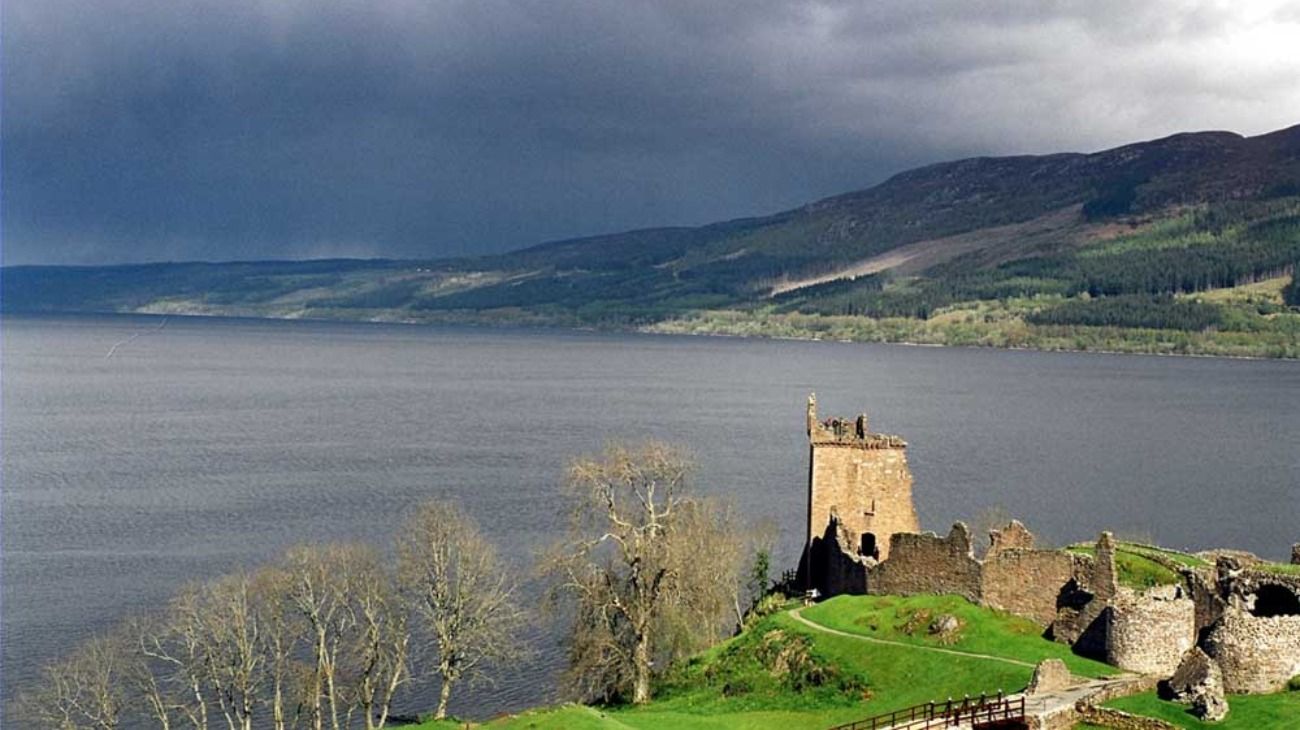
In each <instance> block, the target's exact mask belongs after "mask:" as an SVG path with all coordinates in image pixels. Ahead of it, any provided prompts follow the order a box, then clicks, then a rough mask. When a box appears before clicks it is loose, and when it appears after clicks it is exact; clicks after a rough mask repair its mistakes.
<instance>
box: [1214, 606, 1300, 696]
mask: <svg viewBox="0 0 1300 730" xmlns="http://www.w3.org/2000/svg"><path fill="white" fill-rule="evenodd" d="M1203 648H1204V649H1205V653H1206V654H1209V655H1210V657H1211V658H1213V659H1214V660H1215V661H1216V662H1218V664H1219V668H1220V669H1221V670H1222V671H1223V687H1224V689H1225V690H1226V691H1228V692H1234V693H1245V692H1276V691H1278V690H1280V689H1282V688H1283V687H1284V686H1285V685H1286V682H1287V680H1289V679H1290V678H1291V677H1294V676H1297V675H1300V616H1271V617H1263V616H1253V615H1251V614H1250V613H1248V612H1246V611H1245V610H1243V609H1241V608H1239V607H1230V608H1228V609H1227V610H1226V611H1225V612H1224V614H1223V617H1222V618H1221V619H1220V620H1219V623H1218V624H1216V625H1215V626H1214V628H1213V629H1211V631H1210V633H1209V635H1208V636H1207V637H1206V640H1205V642H1204V646H1203Z"/></svg>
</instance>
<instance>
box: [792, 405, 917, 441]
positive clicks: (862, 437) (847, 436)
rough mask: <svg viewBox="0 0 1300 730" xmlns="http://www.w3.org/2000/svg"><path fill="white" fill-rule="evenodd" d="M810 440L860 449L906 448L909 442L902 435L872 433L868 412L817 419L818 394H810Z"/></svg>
mask: <svg viewBox="0 0 1300 730" xmlns="http://www.w3.org/2000/svg"><path fill="white" fill-rule="evenodd" d="M808 442H809V443H811V444H816V445H819V446H851V447H855V448H859V449H905V448H907V442H906V441H904V440H903V439H902V437H900V436H895V435H893V434H888V433H872V432H871V429H870V425H869V423H868V422H867V414H865V413H862V414H859V415H858V417H857V418H854V419H847V418H828V419H826V420H825V421H818V420H817V395H816V394H812V395H810V396H808Z"/></svg>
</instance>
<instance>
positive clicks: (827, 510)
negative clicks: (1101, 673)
mask: <svg viewBox="0 0 1300 730" xmlns="http://www.w3.org/2000/svg"><path fill="white" fill-rule="evenodd" d="M807 427H808V442H809V467H808V531H807V539H806V542H805V548H804V555H803V557H802V559H801V561H800V566H799V575H798V578H797V580H798V582H799V586H800V587H801V588H805V589H811V588H815V589H817V590H818V592H819V593H820V594H821V595H823V596H833V595H836V594H839V593H856V594H866V593H870V594H882V595H912V594H919V593H948V594H956V595H960V596H964V597H966V598H968V599H969V600H971V601H973V602H975V603H978V604H980V605H984V606H989V607H991V608H997V609H1001V610H1005V611H1008V612H1010V613H1013V614H1016V615H1018V616H1023V617H1026V618H1029V619H1032V620H1033V621H1036V622H1037V623H1038V624H1039V625H1040V626H1042V627H1043V629H1044V635H1045V636H1049V637H1052V638H1054V639H1056V640H1057V641H1061V642H1063V643H1067V644H1070V645H1071V646H1072V647H1073V648H1074V650H1075V651H1076V652H1077V653H1080V654H1083V655H1086V656H1092V657H1094V658H1097V659H1101V660H1103V661H1106V662H1108V663H1110V664H1113V665H1115V666H1118V667H1120V668H1122V669H1127V670H1129V671H1134V672H1139V673H1142V674H1147V675H1152V676H1156V677H1162V678H1167V677H1171V676H1173V675H1175V674H1176V672H1177V673H1180V674H1188V673H1190V672H1192V670H1193V669H1200V666H1199V665H1198V664H1197V662H1201V663H1204V662H1205V661H1207V658H1208V661H1209V662H1211V663H1212V664H1213V670H1214V671H1213V674H1214V676H1215V678H1216V679H1215V681H1214V682H1210V683H1208V685H1207V686H1210V687H1212V688H1213V690H1214V691H1215V692H1220V693H1221V692H1223V691H1226V692H1272V691H1277V690H1279V689H1281V688H1282V687H1284V686H1285V685H1286V683H1287V681H1288V680H1289V679H1290V678H1292V677H1294V676H1298V675H1300V576H1298V575H1288V574H1285V573H1280V572H1277V571H1269V570H1267V569H1266V567H1265V566H1263V565H1261V564H1259V563H1260V561H1258V559H1256V558H1254V557H1253V556H1249V555H1247V554H1242V553H1236V552H1232V553H1229V552H1227V551H1224V552H1223V553H1222V554H1215V555H1212V556H1211V557H1215V556H1216V555H1220V556H1219V557H1218V560H1217V563H1216V564H1215V566H1214V568H1213V569H1207V568H1193V567H1189V566H1187V565H1183V564H1180V563H1178V562H1176V561H1174V560H1173V559H1172V558H1168V557H1163V556H1162V555H1161V553H1160V552H1159V551H1158V550H1156V549H1152V550H1150V551H1149V552H1148V553H1144V556H1149V559H1151V560H1153V561H1155V562H1157V563H1160V564H1161V565H1163V566H1164V567H1165V568H1167V569H1169V570H1170V571H1172V572H1174V573H1176V574H1178V575H1179V577H1180V581H1179V583H1177V584H1176V585H1168V586H1157V587H1153V588H1148V589H1146V590H1135V589H1132V588H1128V587H1125V586H1121V585H1120V584H1119V581H1118V569H1117V565H1116V550H1117V546H1116V543H1115V541H1114V539H1113V538H1112V537H1111V535H1110V534H1109V533H1102V535H1101V537H1100V538H1099V539H1098V541H1097V543H1096V545H1095V547H1094V548H1093V550H1092V551H1091V554H1084V553H1082V552H1078V551H1062V550H1042V549H1038V548H1037V547H1036V546H1035V544H1034V543H1035V541H1034V536H1033V534H1032V533H1031V532H1030V531H1029V530H1027V529H1026V528H1025V526H1024V525H1022V524H1020V523H1019V522H1017V521H1014V520H1013V521H1012V522H1011V523H1010V524H1009V525H1008V526H1007V527H1006V528H1004V529H1002V530H994V531H992V533H991V534H990V536H989V539H990V543H989V549H988V551H987V554H986V555H985V557H984V558H983V559H982V560H981V559H977V558H976V557H975V555H974V550H973V544H972V536H971V534H970V531H969V530H968V529H967V527H966V526H965V525H964V524H962V523H960V522H959V523H957V524H956V525H954V526H953V527H952V529H951V531H949V533H948V535H947V536H939V535H935V534H934V533H929V532H925V533H922V532H920V528H919V525H918V522H917V517H916V509H915V507H914V505H913V501H912V477H911V473H910V471H909V470H908V468H907V456H906V447H907V444H906V442H904V441H903V440H902V439H901V438H899V437H897V436H889V435H884V434H876V433H871V431H870V430H869V428H868V424H867V418H866V416H858V418H857V419H854V420H851V421H850V420H845V419H838V418H832V419H829V420H826V421H819V420H818V419H817V406H816V400H815V398H813V397H809V400H808V413H807ZM1292 553H1293V554H1292V561H1293V562H1296V563H1300V545H1297V546H1295V547H1294V548H1293V551H1292ZM1180 668H1181V669H1180ZM1220 677H1221V679H1220ZM1184 694H1186V693H1184ZM1193 699H1194V703H1193V704H1194V707H1195V706H1197V704H1196V703H1201V704H1205V703H1209V704H1211V705H1213V704H1214V699H1215V698H1214V697H1206V696H1205V694H1204V692H1202V693H1200V694H1197V695H1196V696H1195V697H1194V698H1193ZM1219 699H1220V700H1221V697H1219ZM1222 707H1224V708H1226V705H1222Z"/></svg>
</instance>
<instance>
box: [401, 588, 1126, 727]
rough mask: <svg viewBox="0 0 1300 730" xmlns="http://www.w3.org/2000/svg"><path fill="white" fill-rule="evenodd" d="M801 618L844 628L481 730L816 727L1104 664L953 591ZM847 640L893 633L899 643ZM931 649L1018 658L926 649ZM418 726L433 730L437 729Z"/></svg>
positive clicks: (760, 644)
mask: <svg viewBox="0 0 1300 730" xmlns="http://www.w3.org/2000/svg"><path fill="white" fill-rule="evenodd" d="M939 614H949V615H953V616H955V617H956V618H957V620H958V623H959V629H958V631H957V632H956V633H957V635H956V636H950V637H948V638H949V639H951V640H952V641H951V643H950V644H947V645H944V644H942V643H937V640H935V639H933V638H930V637H928V636H923V635H920V634H923V633H925V630H924V629H919V630H913V631H912V634H911V635H909V634H908V633H907V631H906V630H905V629H906V628H907V627H906V624H907V622H908V619H909V618H911V619H912V620H913V622H914V623H917V622H921V621H922V617H923V616H925V615H939ZM803 616H804V617H805V618H807V619H809V620H811V621H813V622H814V623H817V624H819V625H824V626H825V627H826V628H828V629H834V630H837V631H843V632H845V633H848V634H854V635H852V636H844V635H840V634H836V633H829V632H827V631H822V630H818V629H816V628H813V627H809V626H806V625H804V624H802V623H800V622H798V621H796V620H795V619H794V618H793V617H792V616H791V615H790V614H788V613H780V614H776V615H773V616H769V617H767V618H765V619H762V620H761V621H759V622H758V623H756V624H755V625H754V626H752V627H751V628H750V629H749V630H747V631H745V632H744V633H743V634H741V635H739V636H736V637H735V638H733V639H731V640H729V641H727V642H724V643H722V644H720V645H719V646H716V647H714V648H712V649H710V650H709V651H707V652H704V653H702V654H700V655H698V656H696V657H694V658H692V659H691V660H690V661H688V662H686V663H684V664H682V665H680V666H677V667H675V668H674V669H673V670H672V671H670V672H669V673H667V674H666V675H665V676H664V677H663V678H662V680H661V681H660V683H659V685H658V686H657V687H656V695H655V700H654V702H652V703H650V704H649V705H646V706H644V707H636V708H633V707H610V708H592V707H583V706H580V705H561V706H558V707H553V708H545V709H538V710H534V711H530V712H526V713H522V714H519V715H515V716H512V717H507V718H501V719H498V720H493V721H491V722H488V723H485V724H484V725H483V727H485V728H493V729H497V728H500V729H503V730H515V729H524V728H531V729H536V730H549V729H551V728H554V729H556V730H558V729H559V728H576V729H577V730H615V729H619V730H627V728H634V729H636V730H660V729H667V728H673V729H674V730H675V729H677V728H681V729H682V730H695V729H698V730H733V729H734V730H758V729H759V728H792V729H795V730H797V729H798V728H808V729H809V730H822V729H824V728H826V727H830V726H832V725H836V724H839V723H845V722H850V721H853V720H859V719H862V718H865V717H869V716H871V715H876V714H880V713H885V712H890V711H892V710H896V709H902V708H904V707H910V706H912V705H917V704H922V703H925V702H929V701H932V700H945V699H947V698H948V697H961V696H963V695H967V694H969V695H978V694H980V693H981V692H995V691H997V690H998V689H1004V690H1006V691H1008V692H1014V691H1017V690H1019V689H1021V688H1022V687H1024V686H1025V684H1026V683H1027V682H1028V681H1029V677H1030V675H1031V674H1032V672H1033V670H1032V668H1031V667H1029V666H1027V665H1026V664H1031V663H1033V662H1037V661H1039V660H1040V659H1046V658H1049V657H1058V658H1063V659H1065V660H1066V662H1067V663H1068V664H1069V665H1070V667H1071V669H1072V670H1073V671H1074V672H1076V673H1078V674H1081V675H1084V676H1096V675H1099V674H1104V673H1108V672H1112V671H1114V670H1113V669H1112V668H1110V667H1107V666H1106V665H1104V664H1099V663H1097V662H1091V661H1088V660H1086V659H1082V658H1078V657H1074V656H1071V655H1069V650H1068V648H1066V647H1064V646H1061V645H1059V644H1055V643H1053V642H1050V641H1047V640H1045V639H1042V638H1039V636H1038V633H1040V630H1039V629H1038V628H1037V627H1036V626H1035V625H1034V624H1032V623H1031V622H1027V621H1023V620H1022V619H1017V618H1015V617H1012V616H1009V615H1007V614H1003V613H1000V612H996V611H991V610H988V609H983V608H980V607H978V606H975V605H973V604H971V603H969V602H967V601H965V600H964V599H962V598H958V597H954V596H917V597H913V598H891V597H878V596H841V597H839V598H835V599H832V600H830V601H827V602H825V603H823V604H820V605H818V606H816V607H813V608H810V609H805V610H804V613H803ZM873 617H874V618H873ZM886 618H887V619H888V621H885V619H886ZM860 620H861V622H859V621H860ZM873 620H875V621H876V624H877V626H878V627H880V626H885V625H888V626H890V627H893V628H891V629H888V630H885V629H880V628H877V629H876V630H875V632H874V633H868V629H867V627H868V626H869V625H870V624H871V622H872V621H873ZM917 625H918V626H919V623H917ZM900 626H901V628H900ZM927 626H928V624H927ZM859 637H872V638H884V639H887V640H890V641H895V640H896V641H898V642H899V645H893V644H879V643H875V642H870V641H864V640H863V639H862V638H859ZM945 640H947V639H945ZM932 645H933V646H938V647H940V648H945V649H950V650H955V651H965V652H972V653H979V654H988V655H991V656H993V657H1001V658H1005V659H1012V660H1015V661H1017V662H1024V663H1025V664H1017V663H1009V662H1006V661H1000V660H998V659H991V658H988V657H981V656H974V655H972V656H960V655H953V654H948V653H943V652H936V651H931V650H929V647H930V646H932ZM484 709H490V708H484ZM420 727H421V728H422V730H444V728H446V727H449V726H445V725H441V726H440V725H433V724H428V725H424V726H420ZM459 727H464V726H463V725H460V726H459Z"/></svg>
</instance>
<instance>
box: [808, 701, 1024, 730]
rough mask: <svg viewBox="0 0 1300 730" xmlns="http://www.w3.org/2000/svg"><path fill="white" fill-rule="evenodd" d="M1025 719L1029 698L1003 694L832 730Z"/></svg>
mask: <svg viewBox="0 0 1300 730" xmlns="http://www.w3.org/2000/svg"><path fill="white" fill-rule="evenodd" d="M1024 718H1025V698H1024V696H1023V695H1021V696H1019V697H1014V698H1011V697H1004V696H1003V695H1002V693H1001V692H999V693H997V694H996V695H993V696H987V695H980V696H979V697H969V696H968V697H964V698H962V699H960V700H954V699H948V700H947V701H944V702H927V703H926V704H924V705H915V706H913V707H907V708H904V709H901V710H895V711H893V712H886V713H884V714H882V715H876V716H875V717H868V718H867V719H865V720H858V721H857V722H850V723H848V724H845V725H836V726H835V727H833V728H831V729H830V730H885V728H892V730H929V728H943V727H954V726H957V725H961V724H962V723H969V724H972V725H978V724H985V723H987V724H992V723H997V722H1007V721H1012V720H1023V719H1024Z"/></svg>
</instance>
